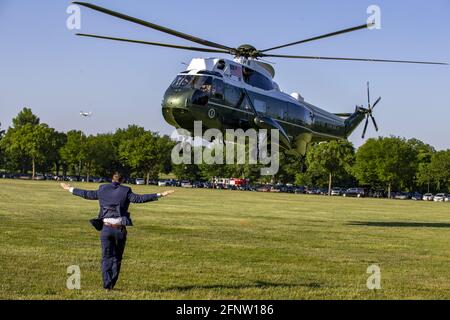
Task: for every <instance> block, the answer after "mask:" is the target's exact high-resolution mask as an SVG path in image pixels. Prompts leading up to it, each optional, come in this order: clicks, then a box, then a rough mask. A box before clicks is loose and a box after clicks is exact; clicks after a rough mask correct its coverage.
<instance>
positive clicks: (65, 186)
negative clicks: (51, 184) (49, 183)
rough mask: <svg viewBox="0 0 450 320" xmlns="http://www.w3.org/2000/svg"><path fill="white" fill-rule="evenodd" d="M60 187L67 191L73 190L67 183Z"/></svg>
mask: <svg viewBox="0 0 450 320" xmlns="http://www.w3.org/2000/svg"><path fill="white" fill-rule="evenodd" d="M60 186H61V188H63V189H64V190H66V191H69V190H70V188H71V187H70V184H67V183H61V184H60Z"/></svg>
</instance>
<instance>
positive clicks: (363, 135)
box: [362, 116, 369, 139]
mask: <svg viewBox="0 0 450 320" xmlns="http://www.w3.org/2000/svg"><path fill="white" fill-rule="evenodd" d="M368 125H369V116H367V117H366V124H365V125H364V130H363V134H362V138H363V139H364V138H365V137H366V131H367V126H368Z"/></svg>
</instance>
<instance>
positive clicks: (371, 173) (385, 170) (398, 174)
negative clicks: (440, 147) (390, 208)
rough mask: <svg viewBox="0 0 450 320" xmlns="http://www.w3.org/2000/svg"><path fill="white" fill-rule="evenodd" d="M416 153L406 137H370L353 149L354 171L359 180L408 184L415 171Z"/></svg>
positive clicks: (389, 190)
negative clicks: (354, 155)
mask: <svg viewBox="0 0 450 320" xmlns="http://www.w3.org/2000/svg"><path fill="white" fill-rule="evenodd" d="M416 158H417V153H416V151H415V150H414V148H413V147H412V146H411V145H410V144H409V143H408V142H407V141H406V140H405V139H401V138H397V137H389V138H382V137H380V138H378V139H369V140H367V142H366V143H365V144H364V145H363V146H361V147H360V148H359V149H358V151H357V153H356V162H355V166H354V174H355V176H356V177H357V178H358V180H359V181H360V183H363V184H367V185H371V186H378V187H383V186H384V187H387V189H388V195H389V197H390V196H391V191H392V188H393V187H398V188H411V186H412V185H413V184H414V177H415V173H416V171H417V162H416Z"/></svg>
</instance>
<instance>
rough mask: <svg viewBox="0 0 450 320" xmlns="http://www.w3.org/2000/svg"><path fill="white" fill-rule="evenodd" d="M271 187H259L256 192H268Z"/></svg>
mask: <svg viewBox="0 0 450 320" xmlns="http://www.w3.org/2000/svg"><path fill="white" fill-rule="evenodd" d="M270 189H271V187H270V186H261V187H259V188H258V189H256V191H258V192H270Z"/></svg>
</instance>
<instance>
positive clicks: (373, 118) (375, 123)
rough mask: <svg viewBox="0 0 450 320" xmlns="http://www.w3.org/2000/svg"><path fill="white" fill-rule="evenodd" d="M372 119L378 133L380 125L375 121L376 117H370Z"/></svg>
mask: <svg viewBox="0 0 450 320" xmlns="http://www.w3.org/2000/svg"><path fill="white" fill-rule="evenodd" d="M370 119H372V122H373V126H374V127H375V130H376V131H377V132H378V125H377V122H376V121H375V117H374V116H373V115H370Z"/></svg>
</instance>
